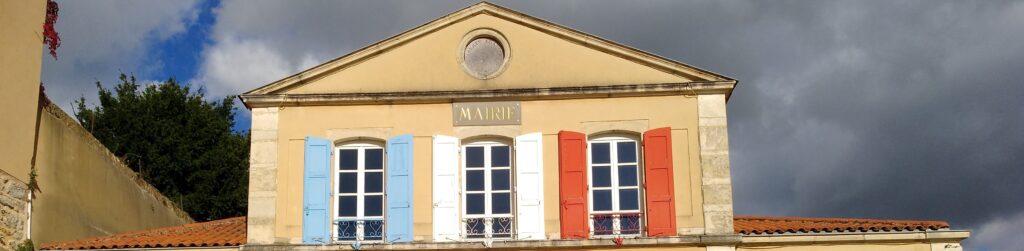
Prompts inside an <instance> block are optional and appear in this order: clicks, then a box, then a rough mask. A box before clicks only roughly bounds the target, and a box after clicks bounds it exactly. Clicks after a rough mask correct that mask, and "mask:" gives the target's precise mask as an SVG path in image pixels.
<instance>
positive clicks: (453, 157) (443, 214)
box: [432, 135, 461, 242]
mask: <svg viewBox="0 0 1024 251" xmlns="http://www.w3.org/2000/svg"><path fill="white" fill-rule="evenodd" d="M433 152H434V160H433V164H434V167H433V174H434V177H433V181H432V183H433V185H434V193H433V206H434V221H433V225H434V241H437V242H442V241H457V240H459V226H460V225H461V224H459V139H458V138H455V137H451V136H444V135H434V149H433Z"/></svg>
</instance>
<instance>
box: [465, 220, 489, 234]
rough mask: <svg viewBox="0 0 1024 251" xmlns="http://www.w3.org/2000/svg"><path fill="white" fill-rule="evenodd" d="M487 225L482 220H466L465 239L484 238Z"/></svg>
mask: <svg viewBox="0 0 1024 251" xmlns="http://www.w3.org/2000/svg"><path fill="white" fill-rule="evenodd" d="M486 227H487V225H486V224H485V223H484V218H470V219H466V237H468V238H484V237H486V236H487V235H486V231H487V230H485V229H487V228H486Z"/></svg>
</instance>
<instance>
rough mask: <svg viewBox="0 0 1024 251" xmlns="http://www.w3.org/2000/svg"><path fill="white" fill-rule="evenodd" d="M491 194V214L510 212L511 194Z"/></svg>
mask: <svg viewBox="0 0 1024 251" xmlns="http://www.w3.org/2000/svg"><path fill="white" fill-rule="evenodd" d="M491 196H492V197H491V213H492V214H507V213H512V196H511V194H510V193H495V194H492V195H491Z"/></svg>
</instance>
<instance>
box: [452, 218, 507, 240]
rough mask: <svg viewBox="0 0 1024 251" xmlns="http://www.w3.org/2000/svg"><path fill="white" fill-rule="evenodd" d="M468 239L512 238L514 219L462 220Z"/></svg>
mask: <svg viewBox="0 0 1024 251" xmlns="http://www.w3.org/2000/svg"><path fill="white" fill-rule="evenodd" d="M462 221H463V225H464V226H465V227H464V228H463V229H464V231H465V234H464V235H463V236H466V238H467V239H491V238H512V233H513V228H512V222H513V220H512V217H511V216H508V217H467V218H465V219H463V220H462Z"/></svg>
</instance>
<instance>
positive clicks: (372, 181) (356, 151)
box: [333, 143, 385, 241]
mask: <svg viewBox="0 0 1024 251" xmlns="http://www.w3.org/2000/svg"><path fill="white" fill-rule="evenodd" d="M384 159H385V158H384V148H383V147H381V146H380V145H378V144H374V143H349V144H344V145H340V146H338V147H335V157H334V161H335V165H334V166H335V178H334V187H335V189H336V190H335V191H336V193H334V201H335V209H334V215H335V217H334V222H335V226H336V229H335V231H333V232H334V237H335V238H334V239H335V240H339V241H357V240H358V241H362V240H369V241H374V240H376V241H381V240H383V236H384V165H385V163H384Z"/></svg>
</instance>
